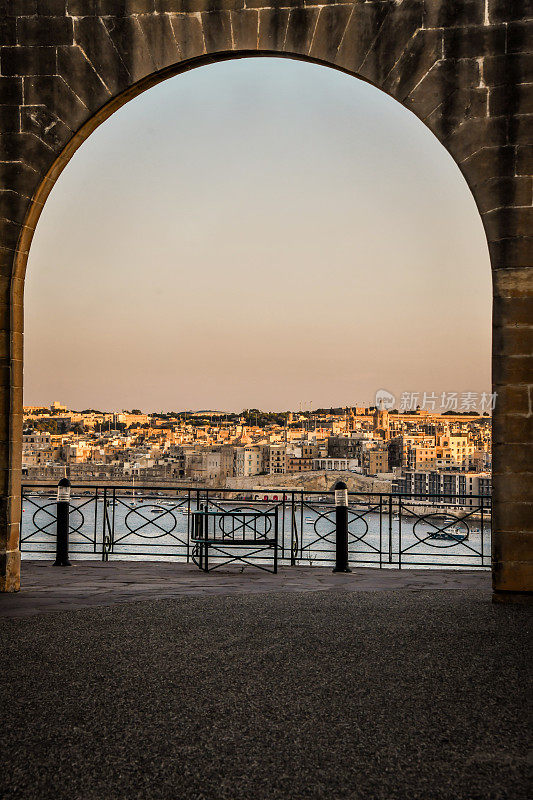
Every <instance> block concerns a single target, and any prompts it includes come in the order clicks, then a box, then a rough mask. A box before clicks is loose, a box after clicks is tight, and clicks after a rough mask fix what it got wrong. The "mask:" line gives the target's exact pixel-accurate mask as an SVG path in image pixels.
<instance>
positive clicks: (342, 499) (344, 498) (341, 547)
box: [333, 481, 352, 572]
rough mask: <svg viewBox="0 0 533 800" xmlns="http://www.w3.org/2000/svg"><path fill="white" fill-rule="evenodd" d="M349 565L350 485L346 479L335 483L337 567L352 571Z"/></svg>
mask: <svg viewBox="0 0 533 800" xmlns="http://www.w3.org/2000/svg"><path fill="white" fill-rule="evenodd" d="M351 571H352V570H351V569H350V567H349V566H348V487H347V486H346V484H345V483H344V481H338V482H337V483H336V484H335V569H334V570H333V572H351Z"/></svg>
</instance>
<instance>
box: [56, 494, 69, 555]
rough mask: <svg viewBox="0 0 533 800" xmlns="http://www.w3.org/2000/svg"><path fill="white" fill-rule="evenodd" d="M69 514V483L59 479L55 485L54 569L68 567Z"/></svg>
mask: <svg viewBox="0 0 533 800" xmlns="http://www.w3.org/2000/svg"><path fill="white" fill-rule="evenodd" d="M69 514H70V481H69V479H68V478H61V480H60V481H59V483H58V484H57V503H56V518H57V533H56V560H55V561H54V567H70V566H71V563H70V561H69V560H68V528H69V524H68V522H69Z"/></svg>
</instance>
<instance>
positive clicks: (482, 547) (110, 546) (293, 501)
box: [20, 484, 491, 568]
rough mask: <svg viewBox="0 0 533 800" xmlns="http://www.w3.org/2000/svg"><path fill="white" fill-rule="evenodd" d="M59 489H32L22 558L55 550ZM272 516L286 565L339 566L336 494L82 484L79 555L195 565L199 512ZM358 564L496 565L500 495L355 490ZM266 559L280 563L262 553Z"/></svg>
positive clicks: (353, 557)
mask: <svg viewBox="0 0 533 800" xmlns="http://www.w3.org/2000/svg"><path fill="white" fill-rule="evenodd" d="M55 492H56V485H55V484H49V485H48V484H47V485H46V486H43V485H42V484H41V485H37V484H24V485H23V487H22V497H21V500H22V516H21V537H20V547H21V551H22V555H23V557H26V556H28V557H29V556H30V555H31V557H32V558H35V557H39V558H42V557H48V556H50V555H52V554H54V553H55V536H56V497H55ZM201 506H203V507H204V508H206V509H207V510H208V511H212V512H219V513H223V514H229V513H230V512H232V511H240V512H243V511H245V510H246V509H247V510H248V511H254V510H255V511H258V510H260V511H263V512H266V511H272V510H275V509H277V516H278V520H279V563H280V564H281V565H308V566H329V565H332V564H333V563H334V562H335V505H334V493H333V491H331V492H327V491H305V490H299V489H298V490H296V489H294V490H292V489H291V490H278V491H276V490H272V489H269V488H265V489H260V490H253V491H251V490H249V489H246V490H245V489H243V490H238V489H205V488H201V489H200V488H196V487H188V488H176V489H161V488H159V487H158V488H157V489H155V488H154V487H153V486H139V487H136V488H135V490H134V491H133V490H132V488H131V486H115V487H105V486H104V487H102V486H91V487H88V486H75V485H74V486H73V487H72V493H71V500H70V513H69V522H70V525H69V540H70V557H71V558H73V559H83V558H86V559H87V558H92V559H94V558H95V556H97V557H98V558H101V559H102V560H104V561H107V560H109V559H136V560H148V559H150V560H154V559H157V560H158V559H169V558H170V559H173V560H176V561H184V562H189V561H191V557H192V549H193V546H194V543H193V541H192V540H193V527H192V526H193V522H192V520H193V512H195V511H197V510H198V509H200V507H201ZM348 547H349V563H350V566H357V565H361V566H374V567H381V568H385V567H396V568H404V567H405V568H407V567H446V566H448V567H454V568H458V567H464V568H470V567H475V568H489V567H490V553H491V498H490V497H488V496H484V495H413V494H409V495H407V494H387V493H379V492H372V493H370V492H350V493H349V506H348ZM253 558H254V559H255V560H256V561H257V562H259V563H260V562H261V560H262V559H268V558H271V556H270V555H268V554H267V553H265V554H262V553H261V552H259V553H257V554H256V555H255V556H254V557H253Z"/></svg>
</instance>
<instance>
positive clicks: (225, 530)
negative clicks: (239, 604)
mask: <svg viewBox="0 0 533 800" xmlns="http://www.w3.org/2000/svg"><path fill="white" fill-rule="evenodd" d="M191 541H192V542H193V545H194V547H193V552H192V560H193V562H194V563H195V564H196V565H197V566H198V567H199V569H201V570H203V571H204V572H210V571H212V570H214V569H218V567H223V566H227V565H228V564H232V563H235V562H237V563H240V564H247V565H248V566H251V567H256V568H257V569H262V570H265V572H274V573H277V571H278V507H277V506H276V507H275V508H273V509H269V510H268V511H258V510H255V509H235V510H233V511H209V510H208V509H207V506H206V507H205V508H204V507H202V506H200V509H199V510H198V511H193V525H192V535H191ZM245 549H246V553H242V551H243V550H245ZM265 551H271V555H272V562H273V565H272V569H268V567H266V566H263V565H262V564H260V563H258V562H257V560H256V561H253V562H252V561H250V559H251V558H253V557H254V556H256V557H257V554H258V553H260V554H261V556H259V557H260V558H264V555H263V554H264V553H265ZM210 554H211V558H216V559H217V561H216V562H215V563H214V564H213V562H212V561H211V562H210V560H209V557H210ZM268 555H270V553H268ZM223 557H225V558H226V560H225V561H222V562H221V561H219V559H220V558H223ZM210 563H211V566H210Z"/></svg>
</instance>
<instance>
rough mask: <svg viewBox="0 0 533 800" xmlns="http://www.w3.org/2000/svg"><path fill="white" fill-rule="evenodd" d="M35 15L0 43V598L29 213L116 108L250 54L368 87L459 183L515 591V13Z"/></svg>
mask: <svg viewBox="0 0 533 800" xmlns="http://www.w3.org/2000/svg"><path fill="white" fill-rule="evenodd" d="M41 6H42V7H43V9H44V10H43V12H42V13H40V14H39V15H38V16H37V17H35V16H34V15H30V14H28V15H25V14H24V13H19V14H17V13H13V14H12V15H11V16H10V17H9V18H8V24H7V25H6V26H4V28H3V29H2V34H1V35H2V36H4V37H5V40H4V41H3V42H2V41H0V66H1V78H0V89H1V91H2V98H4V97H6V98H7V102H4V106H3V111H4V113H3V118H4V119H5V121H6V124H7V127H6V125H4V128H3V136H2V140H3V141H2V146H3V151H4V155H3V157H2V163H1V165H0V171H1V173H2V177H3V186H4V188H3V190H2V192H1V194H0V199H1V202H2V213H1V218H0V226H1V229H2V242H3V245H2V283H1V284H0V285H1V287H2V298H1V303H2V342H3V344H2V352H1V353H0V357H1V358H2V376H3V377H2V394H1V402H2V409H1V410H0V419H1V420H2V439H1V440H0V452H2V459H3V464H2V467H3V477H2V481H3V483H2V487H1V488H2V495H3V498H4V499H3V509H4V515H3V517H2V522H1V525H0V528H1V529H0V589H7V590H14V589H16V588H17V587H18V579H19V569H20V567H19V553H18V535H19V531H18V524H19V523H18V520H19V516H20V509H19V502H18V497H19V488H20V443H21V431H22V329H23V287H24V273H25V267H26V261H27V256H28V252H29V248H30V244H31V239H32V235H33V231H34V229H35V225H36V223H37V220H38V218H39V214H40V211H41V209H42V207H43V205H44V202H45V201H46V198H47V196H48V194H49V192H50V190H51V188H52V187H53V185H54V182H55V180H56V179H57V177H58V175H59V174H60V173H61V171H62V169H63V168H64V167H65V165H66V164H67V163H68V161H69V159H70V158H71V157H72V155H73V153H74V152H75V150H76V149H77V148H78V147H79V146H80V144H81V143H82V142H83V141H84V140H85V139H86V138H87V137H88V136H89V135H90V134H91V132H92V131H93V130H94V129H95V128H96V127H97V126H98V125H99V124H100V123H101V122H103V121H104V120H105V119H106V118H107V117H108V116H110V115H111V114H112V113H113V112H114V111H115V110H116V109H117V108H119V107H120V106H121V105H123V104H124V103H126V102H127V101H128V100H129V99H131V98H132V97H134V96H136V95H137V94H139V93H141V92H142V91H145V90H146V89H147V88H149V87H150V86H153V85H155V84H156V83H158V82H160V81H162V80H164V79H165V78H167V77H170V76H172V75H176V74H178V73H179V72H183V71H186V70H188V69H192V68H194V67H196V66H200V65H202V64H206V63H210V62H213V61H222V60H226V59H228V58H242V57H249V56H261V55H263V56H278V57H287V58H297V59H300V60H306V61H312V62H314V63H318V64H323V65H325V66H329V67H333V68H335V69H339V70H342V71H344V72H346V73H349V74H351V75H354V76H356V77H359V78H361V79H363V80H365V81H368V82H370V83H372V84H374V85H375V86H376V87H378V88H379V89H381V90H383V91H385V92H386V93H387V94H389V95H391V96H392V97H394V98H395V99H396V100H398V101H399V102H401V103H402V104H403V105H404V106H405V107H407V108H408V109H410V110H411V111H413V112H414V113H415V114H416V115H417V116H418V117H419V118H420V119H421V120H422V121H423V122H424V123H425V124H426V125H427V126H428V127H429V128H430V129H431V130H432V131H433V133H434V134H435V135H436V136H437V138H438V139H439V141H440V142H441V143H442V144H443V145H444V146H445V147H446V149H447V150H448V151H449V152H450V154H451V155H452V157H453V158H454V160H455V161H456V163H457V164H458V165H459V167H460V169H461V171H462V172H463V175H464V176H465V178H466V180H467V183H468V185H469V186H470V189H471V191H472V194H473V195H474V198H475V201H476V203H477V206H478V209H479V211H480V214H481V217H482V220H483V224H484V227H485V231H486V235H487V240H488V244H489V251H490V255H491V264H492V269H493V284H494V294H495V298H496V300H495V306H494V321H493V324H494V346H493V383H494V391H496V392H498V395H499V402H498V405H497V408H496V412H495V419H494V423H495V424H494V464H495V468H494V487H495V504H496V507H495V513H494V528H495V537H494V539H495V542H496V547H495V568H494V573H493V574H494V585H495V589H496V590H498V591H500V592H502V591H522V590H524V588H525V587H526V585H527V586H529V588H531V582H532V579H533V570H532V567H533V565H532V563H531V556H530V555H529V556H527V558H526V556H525V552H526V549H527V550H528V551H529V554H531V548H530V547H529V545H530V542H531V541H533V533H532V531H531V519H532V517H533V504H532V501H533V498H532V497H531V496H529V497H528V496H527V490H526V486H527V484H528V481H527V478H528V467H527V464H528V463H529V464H530V463H532V462H533V458H530V460H529V462H528V461H527V460H526V461H524V459H523V455H521V454H520V452H521V449H522V448H523V447H524V446H525V447H526V448H527V449H528V450H527V452H528V454H529V455H530V456H533V444H532V442H533V431H532V429H531V426H530V425H529V423H525V420H526V419H528V420H530V418H531V402H532V401H531V394H530V393H531V385H532V384H533V377H532V376H531V350H532V349H533V348H532V347H531V325H530V323H531V316H530V315H531V310H532V308H531V306H532V302H533V282H532V281H531V271H530V269H529V267H530V264H531V260H530V259H531V240H530V239H529V238H528V237H527V236H526V232H527V223H528V222H530V220H531V175H530V172H531V168H530V165H528V163H527V159H526V155H527V148H526V147H522V143H523V142H524V143H525V142H526V141H527V127H526V118H527V114H526V110H527V106H526V101H525V92H526V88H525V87H526V84H527V82H528V74H527V69H528V64H529V63H530V62H529V61H528V60H526V59H525V54H524V52H523V51H524V49H525V47H524V46H523V45H522V44H521V43H522V42H525V41H526V37H525V36H524V35H523V34H524V30H525V29H524V30H522V37H521V36H520V25H521V24H522V20H520V19H513V18H512V16H510V17H509V16H508V15H509V14H511V15H512V12H509V11H505V10H502V6H501V4H498V3H491V2H489V3H488V6H487V4H486V2H485V0H468V2H467V0H365V2H363V1H362V0H352V2H342V0H341V1H340V2H337V1H336V0H333V1H332V2H325V0H317V2H316V3H314V1H313V0H305V2H304V0H292V1H291V0H283V2H281V1H280V0H92V2H86V0H84V1H82V0H64V7H62V6H61V4H58V3H57V2H52V0H44V1H43V2H42V3H41ZM58 6H59V10H58ZM48 7H49V10H48V11H47V8H48ZM88 9H89V11H88ZM515 16H516V15H515ZM512 26H514V27H512ZM511 28H512V36H514V39H512V38H511V41H514V43H515V44H514V49H513V48H511V49H510V48H509V41H510V31H511ZM529 81H531V77H529ZM13 108H16V109H17V113H16V114H15V113H11V112H10V109H13ZM517 326H518V327H519V328H520V331H519V335H517V333H516V331H517ZM528 425H529V427H528ZM529 485H531V482H529ZM529 491H531V490H529ZM524 537H527V538H526V539H525V538H524ZM525 545H527V547H525Z"/></svg>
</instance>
